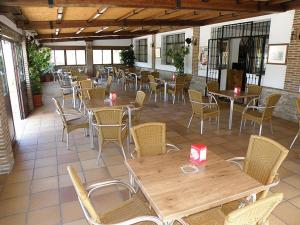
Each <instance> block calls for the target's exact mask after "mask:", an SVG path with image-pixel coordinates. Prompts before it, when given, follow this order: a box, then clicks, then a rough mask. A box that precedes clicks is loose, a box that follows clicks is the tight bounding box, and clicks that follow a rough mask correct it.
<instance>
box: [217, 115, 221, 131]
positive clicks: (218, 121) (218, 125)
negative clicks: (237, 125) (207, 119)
mask: <svg viewBox="0 0 300 225" xmlns="http://www.w3.org/2000/svg"><path fill="white" fill-rule="evenodd" d="M217 128H218V129H220V115H218V116H217Z"/></svg>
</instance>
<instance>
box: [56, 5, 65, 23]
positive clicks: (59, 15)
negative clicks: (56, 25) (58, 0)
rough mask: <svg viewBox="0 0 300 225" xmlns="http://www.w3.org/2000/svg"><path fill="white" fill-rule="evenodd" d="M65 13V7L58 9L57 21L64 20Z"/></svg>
mask: <svg viewBox="0 0 300 225" xmlns="http://www.w3.org/2000/svg"><path fill="white" fill-rule="evenodd" d="M63 11H64V8H63V7H58V8H57V20H58V21H60V20H62V17H63Z"/></svg>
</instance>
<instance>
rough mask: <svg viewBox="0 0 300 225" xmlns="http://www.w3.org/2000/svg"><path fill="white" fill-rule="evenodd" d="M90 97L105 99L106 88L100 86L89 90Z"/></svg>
mask: <svg viewBox="0 0 300 225" xmlns="http://www.w3.org/2000/svg"><path fill="white" fill-rule="evenodd" d="M87 93H88V98H89V99H104V98H105V88H102V87H98V88H92V89H89V90H87Z"/></svg>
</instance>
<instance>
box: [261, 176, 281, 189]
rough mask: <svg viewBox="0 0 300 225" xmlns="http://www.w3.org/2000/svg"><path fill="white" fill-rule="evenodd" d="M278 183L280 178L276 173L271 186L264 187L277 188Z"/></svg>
mask: <svg viewBox="0 0 300 225" xmlns="http://www.w3.org/2000/svg"><path fill="white" fill-rule="evenodd" d="M279 182H280V177H279V174H278V173H277V174H276V176H275V178H274V180H273V182H272V183H271V184H267V185H265V187H266V188H267V189H270V188H272V187H275V186H277V185H278V184H279Z"/></svg>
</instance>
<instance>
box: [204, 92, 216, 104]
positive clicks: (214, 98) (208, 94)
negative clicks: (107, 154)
mask: <svg viewBox="0 0 300 225" xmlns="http://www.w3.org/2000/svg"><path fill="white" fill-rule="evenodd" d="M207 96H209V97H210V98H211V99H213V100H214V102H215V104H217V105H218V101H217V99H216V97H215V96H214V95H213V94H211V93H207ZM211 99H210V101H211ZM210 103H211V102H210Z"/></svg>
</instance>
